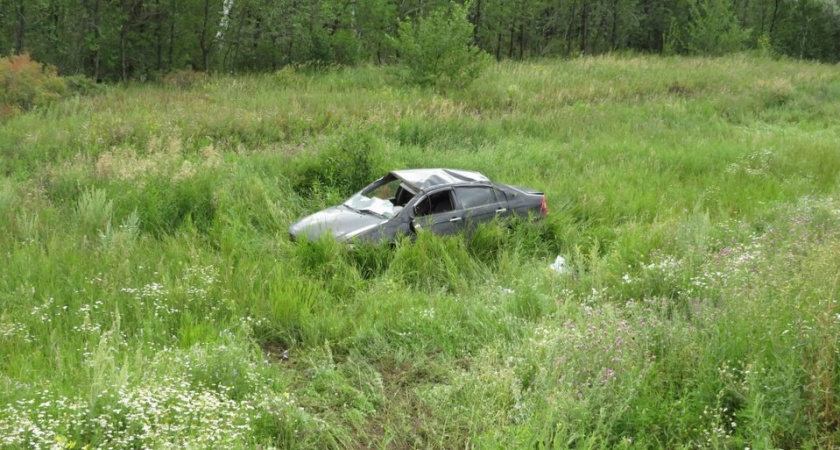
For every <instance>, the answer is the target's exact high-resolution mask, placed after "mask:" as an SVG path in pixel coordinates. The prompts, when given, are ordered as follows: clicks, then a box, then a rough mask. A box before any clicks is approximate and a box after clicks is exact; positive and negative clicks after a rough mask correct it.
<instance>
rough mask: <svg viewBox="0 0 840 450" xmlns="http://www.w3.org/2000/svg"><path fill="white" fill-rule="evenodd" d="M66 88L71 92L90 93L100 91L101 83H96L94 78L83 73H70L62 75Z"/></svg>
mask: <svg viewBox="0 0 840 450" xmlns="http://www.w3.org/2000/svg"><path fill="white" fill-rule="evenodd" d="M64 83H65V84H67V90H68V91H69V92H70V93H72V94H78V95H92V94H98V93H100V92H102V85H99V84H96V80H93V79H91V78H88V77H86V76H84V75H70V76H68V77H64Z"/></svg>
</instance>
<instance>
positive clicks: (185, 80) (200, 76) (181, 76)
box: [163, 70, 210, 89]
mask: <svg viewBox="0 0 840 450" xmlns="http://www.w3.org/2000/svg"><path fill="white" fill-rule="evenodd" d="M209 79H210V77H209V76H208V75H207V74H206V73H204V72H196V71H194V70H176V71H174V72H171V73H169V74H167V75H166V76H165V77H163V84H165V85H167V86H169V87H171V88H175V89H192V88H194V87H199V86H203V85H204V84H206V83H207V81H208V80H209Z"/></svg>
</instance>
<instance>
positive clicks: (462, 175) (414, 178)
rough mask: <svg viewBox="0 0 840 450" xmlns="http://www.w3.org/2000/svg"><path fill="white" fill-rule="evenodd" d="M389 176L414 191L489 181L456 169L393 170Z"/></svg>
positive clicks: (475, 173) (479, 175)
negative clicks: (397, 179) (446, 185)
mask: <svg viewBox="0 0 840 450" xmlns="http://www.w3.org/2000/svg"><path fill="white" fill-rule="evenodd" d="M391 175H393V176H395V177H397V178H399V179H400V180H402V182H403V183H405V184H407V185H408V186H409V187H411V188H413V189H416V190H425V189H428V188H431V187H435V186H440V185H445V184H457V183H465V182H471V181H490V180H489V179H488V178H487V177H486V176H484V175H483V174H481V173H479V172H471V171H469V170H457V169H405V170H395V171H393V172H391Z"/></svg>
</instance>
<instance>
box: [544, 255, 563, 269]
mask: <svg viewBox="0 0 840 450" xmlns="http://www.w3.org/2000/svg"><path fill="white" fill-rule="evenodd" d="M548 268H549V269H551V270H553V271H555V272H557V273H566V258H564V257H562V256H560V255H557V258H555V259H554V263H553V264H551V265H550V266H548Z"/></svg>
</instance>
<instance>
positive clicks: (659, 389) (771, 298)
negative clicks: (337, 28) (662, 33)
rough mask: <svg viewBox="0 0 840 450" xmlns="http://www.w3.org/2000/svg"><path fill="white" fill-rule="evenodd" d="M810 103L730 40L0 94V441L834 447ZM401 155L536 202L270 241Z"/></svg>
mask: <svg viewBox="0 0 840 450" xmlns="http://www.w3.org/2000/svg"><path fill="white" fill-rule="evenodd" d="M837 117H840V73H838V72H837V70H836V68H835V67H831V66H824V65H816V64H808V63H793V62H784V61H781V62H780V61H770V60H759V59H751V58H742V57H731V58H725V59H659V58H647V57H632V58H618V57H601V58H586V59H579V60H574V61H546V62H533V63H526V64H503V65H499V66H496V67H494V68H493V69H492V70H491V71H490V72H489V73H487V74H486V75H485V76H484V78H482V79H481V80H479V81H478V82H476V83H474V84H473V85H472V87H471V88H469V89H467V90H466V91H463V92H454V93H449V94H446V95H443V94H433V93H430V92H424V91H418V90H413V89H409V88H406V87H400V86H399V85H398V84H397V83H394V82H392V80H391V79H390V76H389V74H388V73H387V72H385V71H383V70H381V69H376V68H359V69H348V70H342V71H335V72H330V73H326V74H316V75H306V74H302V73H297V72H295V71H292V70H285V71H282V72H278V73H276V74H273V75H266V76H255V77H238V78H224V77H222V78H214V79H211V80H210V81H209V82H208V83H207V84H204V85H200V86H195V87H194V88H192V89H190V90H186V91H180V90H173V89H168V88H160V87H152V86H137V87H129V88H123V89H116V88H115V89H111V90H108V91H107V92H106V93H105V94H103V95H100V96H97V97H93V98H79V99H72V100H68V101H65V102H64V103H62V104H59V105H56V106H55V107H54V108H52V109H50V110H48V111H42V112H40V113H36V114H30V115H25V116H20V117H18V118H16V119H14V120H13V121H10V122H8V123H6V124H4V125H2V127H0V153H2V155H3V158H2V159H0V170H2V171H3V172H4V173H5V174H6V178H5V179H4V180H2V181H0V224H2V229H3V230H4V232H3V233H2V234H1V235H0V266H2V267H4V270H3V271H0V305H2V310H0V355H2V356H0V357H1V358H2V359H1V360H0V361H2V363H0V386H2V388H1V389H0V445H1V446H4V447H5V446H11V447H15V446H19V447H25V446H34V444H32V443H36V444H37V443H41V444H42V445H48V444H52V443H59V444H69V443H70V442H75V443H76V445H78V446H79V447H81V446H83V445H85V444H90V445H91V446H106V447H107V446H109V445H116V446H121V447H126V446H137V445H149V446H152V447H155V446H161V445H163V444H164V443H166V442H171V443H176V444H177V445H179V446H192V447H197V448H207V447H220V446H224V447H231V446H243V447H252V446H256V445H258V444H262V445H263V446H267V445H274V446H278V447H290V448H324V447H330V446H331V447H336V448H345V447H360V448H368V447H370V448H380V447H382V448H413V447H423V448H426V447H431V448H464V447H465V446H474V447H478V448H496V447H499V448H524V447H528V448H533V447H535V446H538V447H539V446H545V447H552V448H554V447H556V448H565V447H575V448H584V447H586V448H592V447H604V448H615V447H620V446H627V447H631V446H638V447H694V446H700V447H721V448H729V447H731V448H736V447H737V448H743V447H744V446H750V447H751V448H766V447H770V446H778V447H807V446H830V445H833V444H835V443H836V442H837V439H838V436H837V435H836V431H834V430H835V429H836V427H837V424H838V423H840V411H838V406H837V405H835V398H836V395H837V394H838V388H837V381H838V379H837V378H838V369H839V368H840V367H838V364H840V360H838V357H837V351H838V347H840V346H838V342H837V337H836V336H837V335H838V331H840V329H838V328H840V324H838V320H837V317H838V316H837V313H838V312H840V311H838V310H837V306H836V298H837V291H836V284H837V274H838V273H840V258H838V256H837V255H840V242H839V241H838V239H837V237H838V236H837V229H838V225H840V213H838V211H840V203H838V201H836V200H834V198H835V196H836V195H837V193H838V182H840V179H838V173H840V152H838V151H837V148H838V144H840V123H838V122H837V120H836V118H837ZM416 166H449V167H460V168H469V169H474V170H480V171H482V172H484V173H486V174H487V175H488V176H490V177H491V178H492V179H498V180H500V181H504V182H509V183H512V184H520V185H526V186H531V187H535V188H539V189H543V190H545V192H547V193H548V205H549V209H550V211H551V215H550V216H549V219H548V220H547V221H546V222H545V223H544V224H542V225H540V226H538V227H535V228H532V227H527V226H526V227H519V228H517V229H516V230H515V231H514V232H513V233H512V234H509V233H508V232H507V231H505V230H504V229H502V228H501V227H495V226H491V227H487V228H484V229H482V230H480V232H479V233H477V234H476V235H475V236H472V237H470V238H463V237H459V238H447V239H438V238H434V237H431V236H423V237H421V238H420V239H419V240H418V241H417V242H416V243H413V244H411V243H404V244H403V245H400V246H399V247H398V248H397V249H396V250H394V251H390V250H387V249H378V248H366V249H362V250H361V251H359V252H356V253H353V254H349V253H347V252H346V250H345V249H344V248H343V247H341V246H338V245H336V244H334V243H331V242H318V243H311V244H306V245H297V246H295V245H291V244H290V243H289V242H288V239H287V236H286V228H287V226H288V224H289V223H290V222H291V221H293V220H294V219H296V218H297V217H299V216H301V215H303V214H305V213H308V212H311V211H314V210H317V209H319V208H321V207H323V206H324V205H327V204H330V203H335V202H337V201H338V200H340V199H341V198H342V197H343V196H344V195H346V193H347V190H348V189H351V188H352V186H353V184H354V183H357V181H354V180H358V179H365V178H366V177H369V176H373V174H378V173H379V172H380V171H384V170H387V169H390V168H400V167H416ZM557 254H563V255H565V256H566V258H567V260H568V264H569V273H567V274H565V275H558V274H555V273H552V272H550V271H549V270H548V269H547V266H548V264H549V263H550V262H551V261H553V259H554V257H555V256H556V255H557ZM214 439H215V440H214ZM224 439H228V441H226V442H222V441H221V440H224Z"/></svg>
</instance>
